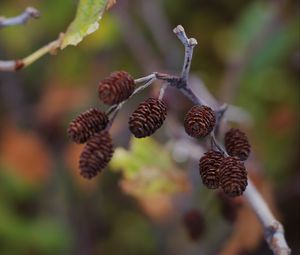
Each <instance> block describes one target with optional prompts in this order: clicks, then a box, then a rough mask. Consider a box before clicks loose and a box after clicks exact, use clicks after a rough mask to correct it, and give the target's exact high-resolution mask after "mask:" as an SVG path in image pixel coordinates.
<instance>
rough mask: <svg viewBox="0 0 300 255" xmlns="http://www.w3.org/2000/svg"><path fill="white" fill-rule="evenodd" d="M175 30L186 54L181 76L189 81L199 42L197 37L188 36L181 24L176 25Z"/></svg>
mask: <svg viewBox="0 0 300 255" xmlns="http://www.w3.org/2000/svg"><path fill="white" fill-rule="evenodd" d="M173 32H174V33H175V34H176V35H177V37H178V39H179V40H180V41H181V42H182V44H183V45H184V49H185V55H184V63H183V67H182V72H181V78H182V79H183V80H184V81H185V82H187V81H188V78H189V73H190V67H191V63H192V57H193V50H194V47H195V46H196V45H197V44H198V43H197V40H196V39H195V38H188V37H187V36H186V34H185V31H184V28H183V27H182V26H181V25H178V26H177V27H175V28H174V30H173Z"/></svg>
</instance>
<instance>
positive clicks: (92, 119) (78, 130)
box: [68, 108, 108, 143]
mask: <svg viewBox="0 0 300 255" xmlns="http://www.w3.org/2000/svg"><path fill="white" fill-rule="evenodd" d="M107 124H108V117H107V115H106V114H105V113H104V112H102V111H99V110H97V109H95V108H92V109H90V110H88V111H86V112H84V113H81V114H80V115H79V116H78V117H77V118H76V119H75V120H73V121H72V122H71V123H70V125H69V128H68V135H69V137H70V138H71V139H72V140H73V141H74V142H75V143H85V142H86V141H87V140H88V139H89V138H90V137H92V136H93V135H94V134H96V133H99V132H100V131H102V130H104V129H105V128H106V126H107Z"/></svg>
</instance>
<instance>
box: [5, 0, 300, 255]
mask: <svg viewBox="0 0 300 255" xmlns="http://www.w3.org/2000/svg"><path fill="white" fill-rule="evenodd" d="M76 4H77V2H76V1H74V0H65V1H59V0H52V1H38V0H32V1H31V0H27V1H22V0H14V1H9V0H1V1H0V16H1V15H3V16H6V17H10V16H15V15H18V14H19V13H20V12H22V11H23V10H24V9H25V8H26V7H27V6H34V7H35V8H37V9H39V10H40V11H41V15H42V16H41V18H40V19H39V20H37V21H35V20H30V21H29V23H28V24H26V25H24V26H15V27H8V28H3V29H1V30H0V59H2V60H8V59H18V58H21V57H25V56H27V55H29V54H30V53H31V52H33V51H35V50H37V49H38V48H39V47H41V46H42V45H44V44H46V43H48V42H50V41H52V40H54V39H55V38H57V36H58V34H59V33H60V32H63V31H65V30H66V28H67V26H68V24H69V23H70V22H71V21H72V19H73V17H74V15H75V11H76ZM178 24H181V25H183V26H184V28H185V30H186V32H187V35H188V36H190V37H194V38H196V39H197V40H198V46H197V47H196V48H195V51H194V58H193V63H192V67H191V86H192V87H193V89H194V90H195V92H196V93H199V94H200V95H201V96H202V97H204V99H205V100H206V101H207V102H210V103H211V104H212V105H214V106H216V102H215V100H218V101H219V102H220V103H222V102H227V103H229V104H230V105H232V106H230V107H229V110H228V112H227V113H226V116H225V117H226V118H227V119H228V120H229V121H230V122H232V125H234V126H240V127H241V128H242V129H243V130H244V131H245V132H246V133H247V134H248V135H249V137H250V141H251V144H252V148H253V149H252V150H253V153H252V156H251V158H250V159H249V160H248V161H247V169H248V171H249V175H250V176H251V177H252V179H253V181H254V182H255V184H256V185H257V187H258V189H259V190H260V191H261V193H262V194H263V196H264V198H265V199H266V200H267V202H268V204H269V205H270V207H271V208H272V210H273V212H274V214H275V215H276V217H278V219H280V220H281V222H282V223H283V225H284V227H285V231H286V237H287V241H288V244H289V245H290V247H291V248H292V250H293V254H300V242H299V241H300V240H299V236H300V233H299V225H300V222H299V215H300V210H299V201H300V200H299V192H300V191H299V163H300V162H299V155H300V154H299V68H300V51H299V3H297V1H292V0H291V1H288V0H265V1H262V0H251V1H250V0H249V1H237V0H233V1H225V0H210V1H202V0H189V1H183V0H179V1H172V0H151V1H150V0H130V1H127V0H118V1H117V4H116V5H115V6H114V7H113V8H112V9H111V10H109V11H108V12H106V13H105V15H104V18H103V20H102V21H101V23H100V29H99V30H98V31H96V32H95V33H93V34H92V35H90V36H88V37H87V38H85V39H84V40H83V42H82V43H81V44H80V45H79V46H78V47H68V48H67V49H66V50H64V51H61V52H58V54H57V55H56V56H51V55H47V56H45V57H43V58H41V59H40V60H38V61H37V62H36V63H34V64H33V65H31V66H29V67H28V68H26V69H24V70H22V71H20V72H17V73H0V137H1V140H0V254H1V255H15V254H16V255H33V254H34V255H36V254H45V255H48V254H80V255H81V254H113V255H115V254H116V255H117V254H120V255H121V254H122V255H125V254H128V255H135V254H139V255H140V254H143V255H148V254H149V255H150V254H166V255H177V254H178V255H182V254H185V255H193V254H228V255H234V254H272V253H271V251H270V250H269V248H268V247H267V245H266V243H265V241H264V239H263V235H262V228H261V226H260V224H259V223H258V221H257V219H256V217H255V216H254V214H253V213H252V211H251V210H250V209H249V208H248V206H247V205H246V204H245V203H243V200H242V199H241V198H238V199H232V200H228V199H226V198H224V197H223V196H222V194H220V193H218V192H213V191H211V190H207V189H206V188H205V187H203V185H202V182H201V180H200V176H199V172H198V161H199V159H200V157H201V155H202V153H203V152H204V151H205V149H204V147H203V144H205V141H196V140H193V139H189V138H187V136H186V135H184V132H183V131H182V122H183V116H184V114H185V113H186V112H187V111H188V109H189V108H190V107H191V106H192V105H191V103H190V102H189V101H188V100H187V99H186V98H185V97H184V96H182V95H181V94H180V93H179V92H177V91H176V90H174V89H172V88H170V89H168V90H167V92H166V94H165V100H166V102H167V104H168V117H167V120H166V122H165V124H164V126H163V127H162V128H161V129H160V130H159V131H158V132H157V133H156V134H155V135H154V136H153V137H151V138H147V139H140V140H136V139H132V138H131V136H130V133H129V131H128V127H127V120H128V116H129V114H130V113H131V112H132V111H133V110H134V109H135V108H136V107H137V105H138V103H139V102H141V101H143V100H144V99H146V98H147V97H148V96H149V95H157V93H158V89H159V87H160V85H159V84H155V85H154V86H152V87H151V89H148V90H147V91H144V92H143V93H141V94H138V96H135V97H134V98H133V99H132V100H130V101H129V102H128V103H127V104H126V106H125V107H124V108H123V109H122V111H121V113H120V114H119V115H118V117H117V119H116V120H115V123H114V124H113V126H112V130H111V133H112V136H113V140H114V145H115V148H116V152H115V155H114V157H113V160H112V162H111V164H110V166H109V167H108V168H107V169H105V170H104V171H103V172H102V173H101V174H100V175H99V176H98V177H96V178H95V179H93V180H91V181H88V180H84V179H83V178H81V177H80V175H79V169H78V158H79V155H80V152H81V150H82V146H80V145H76V144H73V143H71V142H70V141H69V139H68V137H67V134H66V129H67V127H68V123H69V122H70V121H71V120H72V119H73V118H74V117H75V116H77V115H78V114H79V113H81V112H82V111H85V110H87V109H89V108H90V107H100V108H102V109H106V107H105V106H104V105H102V104H101V103H100V102H99V101H98V100H97V94H96V88H97V83H98V81H99V80H101V79H103V78H104V77H106V76H107V75H109V74H110V73H111V72H112V71H115V70H127V71H128V72H130V73H131V74H132V75H133V76H134V77H136V78H139V77H142V76H145V75H148V74H150V73H151V72H153V71H160V72H169V73H171V74H178V73H180V71H181V66H182V63H183V61H182V60H183V55H184V49H183V46H182V45H181V44H180V42H179V40H178V39H177V38H176V36H175V35H174V34H173V33H172V29H173V28H174V27H175V26H177V25H178ZM204 84H205V86H206V87H205V86H204ZM207 89H208V90H207ZM212 95H213V96H212ZM153 159H155V160H153ZM191 222H192V223H191ZM195 222H196V223H195Z"/></svg>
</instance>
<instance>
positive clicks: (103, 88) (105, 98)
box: [98, 71, 135, 105]
mask: <svg viewBox="0 0 300 255" xmlns="http://www.w3.org/2000/svg"><path fill="white" fill-rule="evenodd" d="M134 86H135V83H134V79H133V78H132V77H131V75H130V74H129V73H127V72H125V71H116V72H113V73H112V74H111V75H110V76H108V77H107V78H105V79H104V80H102V81H100V83H99V85H98V97H99V99H100V100H101V101H102V102H103V103H105V104H108V105H114V104H118V103H121V102H122V101H124V100H126V99H128V98H129V97H130V96H131V94H132V93H133V91H134Z"/></svg>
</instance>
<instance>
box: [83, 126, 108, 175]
mask: <svg viewBox="0 0 300 255" xmlns="http://www.w3.org/2000/svg"><path fill="white" fill-rule="evenodd" d="M112 155H113V145H112V140H111V137H110V134H109V133H108V132H107V131H102V132H100V133H98V134H96V135H94V136H93V137H92V138H91V139H90V140H89V141H88V142H87V144H86V145H85V147H84V148H83V151H82V153H81V155H80V159H79V167H80V174H81V176H83V177H84V178H86V179H91V178H93V177H95V176H96V175H97V174H98V173H99V172H101V170H102V169H103V168H105V167H106V166H107V164H108V163H109V161H110V160H111V157H112Z"/></svg>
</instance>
